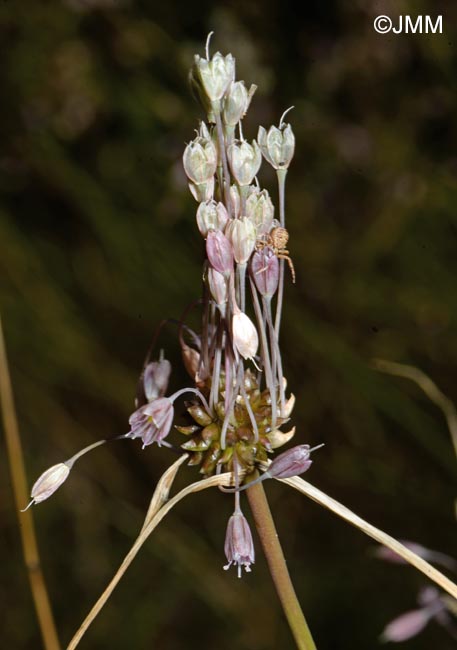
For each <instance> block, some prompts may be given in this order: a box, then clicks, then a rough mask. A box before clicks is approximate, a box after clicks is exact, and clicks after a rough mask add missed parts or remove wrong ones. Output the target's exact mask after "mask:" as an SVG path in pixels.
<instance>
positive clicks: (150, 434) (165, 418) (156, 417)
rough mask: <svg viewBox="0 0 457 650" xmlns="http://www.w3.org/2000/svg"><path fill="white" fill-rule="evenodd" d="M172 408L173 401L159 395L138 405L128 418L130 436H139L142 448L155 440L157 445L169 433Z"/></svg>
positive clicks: (172, 415) (171, 421) (171, 422)
mask: <svg viewBox="0 0 457 650" xmlns="http://www.w3.org/2000/svg"><path fill="white" fill-rule="evenodd" d="M173 417H174V408H173V403H172V402H171V400H169V399H168V397H159V398H158V399H156V400H154V401H153V402H150V403H149V404H146V405H145V406H140V408H139V409H137V410H136V411H135V412H134V413H133V414H132V415H131V416H130V419H129V424H130V432H129V434H128V436H129V437H130V438H141V439H142V441H143V449H144V448H145V447H146V446H147V445H151V444H152V443H153V442H157V443H158V445H159V447H160V443H161V442H162V440H164V439H165V438H166V437H167V435H168V434H169V433H170V429H171V425H172V424H173Z"/></svg>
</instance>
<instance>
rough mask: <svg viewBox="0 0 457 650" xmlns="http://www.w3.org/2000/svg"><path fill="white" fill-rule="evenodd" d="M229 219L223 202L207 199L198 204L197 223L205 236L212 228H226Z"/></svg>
mask: <svg viewBox="0 0 457 650" xmlns="http://www.w3.org/2000/svg"><path fill="white" fill-rule="evenodd" d="M227 220H228V214H227V210H226V208H225V205H224V204H223V203H221V202H219V203H216V201H206V202H204V203H200V205H199V206H198V210H197V225H198V229H199V231H200V233H201V234H202V236H203V237H206V236H207V235H208V232H209V231H210V230H224V228H225V224H226V223H227Z"/></svg>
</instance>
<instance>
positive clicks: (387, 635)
mask: <svg viewBox="0 0 457 650" xmlns="http://www.w3.org/2000/svg"><path fill="white" fill-rule="evenodd" d="M431 618H432V614H431V613H430V612H429V611H427V610H426V609H413V610H411V611H410V612H406V613H405V614H402V615H401V616H399V617H398V618H395V619H394V620H393V621H391V622H390V623H389V624H388V625H387V626H386V627H385V628H384V631H383V633H382V635H381V639H382V640H383V641H394V642H397V643H398V642H400V641H406V640H407V639H411V638H412V637H413V636H416V635H417V634H419V632H422V630H423V629H424V627H425V626H426V625H427V623H428V622H429V620H430V619H431Z"/></svg>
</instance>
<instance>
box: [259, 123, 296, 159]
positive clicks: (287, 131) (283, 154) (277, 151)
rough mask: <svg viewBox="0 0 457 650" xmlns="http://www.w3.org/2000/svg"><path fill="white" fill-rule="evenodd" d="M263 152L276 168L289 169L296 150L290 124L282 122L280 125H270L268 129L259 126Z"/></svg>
mask: <svg viewBox="0 0 457 650" xmlns="http://www.w3.org/2000/svg"><path fill="white" fill-rule="evenodd" d="M257 139H258V141H259V145H260V148H261V150H262V154H263V156H264V158H265V160H267V161H268V162H269V163H270V165H271V166H272V167H274V168H275V169H287V168H288V167H289V165H290V161H291V160H292V158H293V155H294V150H295V136H294V134H293V131H292V127H291V126H290V124H285V123H282V124H281V125H280V127H279V128H278V127H276V126H270V128H269V129H268V131H266V130H265V129H264V128H263V126H259V133H258V135H257Z"/></svg>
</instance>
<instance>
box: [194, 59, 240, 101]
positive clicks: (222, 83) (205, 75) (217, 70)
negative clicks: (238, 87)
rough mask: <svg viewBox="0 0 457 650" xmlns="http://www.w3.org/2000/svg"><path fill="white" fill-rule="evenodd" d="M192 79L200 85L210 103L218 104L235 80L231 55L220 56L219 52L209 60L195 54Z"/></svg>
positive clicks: (233, 61)
mask: <svg viewBox="0 0 457 650" xmlns="http://www.w3.org/2000/svg"><path fill="white" fill-rule="evenodd" d="M193 79H194V81H195V82H196V83H200V84H201V89H202V90H203V91H204V93H205V94H206V96H207V97H208V99H209V100H210V102H218V101H220V100H221V99H222V97H223V96H224V94H225V92H226V90H227V88H228V86H229V85H230V83H231V82H232V81H234V79H235V59H234V58H233V56H232V55H231V54H227V56H222V54H221V53H220V52H216V54H215V55H214V56H213V57H211V59H210V60H208V59H204V58H202V57H201V56H199V55H198V54H196V55H195V59H194V68H193Z"/></svg>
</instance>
